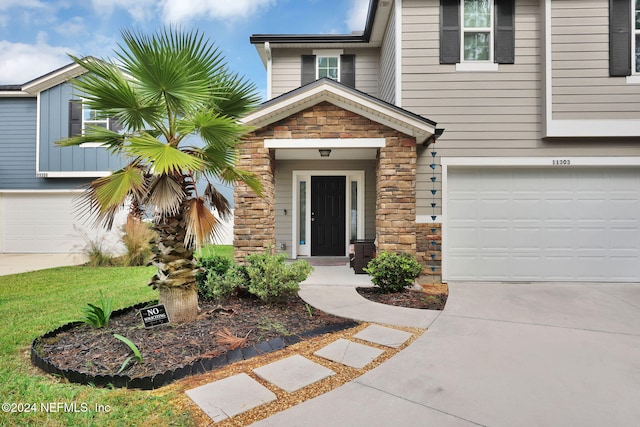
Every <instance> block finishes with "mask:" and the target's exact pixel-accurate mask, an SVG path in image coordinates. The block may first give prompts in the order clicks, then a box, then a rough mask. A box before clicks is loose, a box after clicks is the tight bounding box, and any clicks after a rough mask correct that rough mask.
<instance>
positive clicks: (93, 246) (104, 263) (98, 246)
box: [82, 239, 118, 267]
mask: <svg viewBox="0 0 640 427" xmlns="http://www.w3.org/2000/svg"><path fill="white" fill-rule="evenodd" d="M85 240H86V245H85V247H84V248H83V250H82V252H83V253H84V255H85V256H86V257H87V263H86V264H85V265H86V266H87V267H113V266H115V265H117V264H118V262H117V260H116V258H115V257H114V256H113V255H112V254H111V252H110V251H109V250H108V249H107V248H106V244H105V243H104V241H103V240H102V239H96V240H88V239H85Z"/></svg>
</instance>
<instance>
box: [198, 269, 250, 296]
mask: <svg viewBox="0 0 640 427" xmlns="http://www.w3.org/2000/svg"><path fill="white" fill-rule="evenodd" d="M245 283H246V278H245V276H244V275H243V274H242V272H241V269H240V268H238V267H235V266H234V267H232V268H230V269H228V270H227V271H226V272H225V273H224V275H222V276H221V275H220V274H218V273H216V272H215V271H213V270H212V271H209V273H208V274H207V278H206V280H205V281H204V283H203V284H201V285H199V286H198V293H199V294H200V295H201V296H202V297H203V298H207V299H214V300H216V301H219V302H222V301H226V300H227V299H228V298H229V297H231V296H232V295H233V294H234V293H235V292H237V290H238V289H239V288H240V287H242V286H243V285H244V284H245Z"/></svg>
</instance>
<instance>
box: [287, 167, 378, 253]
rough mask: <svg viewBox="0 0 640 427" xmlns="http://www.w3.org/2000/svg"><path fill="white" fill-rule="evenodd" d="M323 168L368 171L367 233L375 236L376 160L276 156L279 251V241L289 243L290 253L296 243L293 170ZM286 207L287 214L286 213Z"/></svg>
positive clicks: (326, 169) (367, 235)
mask: <svg viewBox="0 0 640 427" xmlns="http://www.w3.org/2000/svg"><path fill="white" fill-rule="evenodd" d="M294 170H295V171H305V170H322V171H331V170H335V171H347V170H348V171H356V170H364V171H365V184H364V185H365V201H364V203H365V237H366V238H370V239H373V238H375V234H376V232H375V222H376V218H375V216H376V215H375V207H376V202H375V200H376V178H375V161H374V160H353V161H347V160H335V161H334V160H328V161H315V160H295V161H293V160H276V173H275V180H276V186H275V191H276V197H275V210H276V230H275V234H276V242H277V244H276V250H278V251H280V246H279V245H280V243H281V242H282V243H285V244H286V246H287V249H286V251H285V252H286V253H287V256H289V257H290V256H291V248H292V245H293V244H294V242H293V236H292V234H291V233H292V229H291V227H292V225H291V222H292V219H291V215H293V211H292V208H293V199H292V196H293V187H292V185H293V184H292V179H293V171H294ZM285 210H286V212H287V213H286V214H285Z"/></svg>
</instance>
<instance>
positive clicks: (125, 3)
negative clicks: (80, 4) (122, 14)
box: [91, 0, 157, 22]
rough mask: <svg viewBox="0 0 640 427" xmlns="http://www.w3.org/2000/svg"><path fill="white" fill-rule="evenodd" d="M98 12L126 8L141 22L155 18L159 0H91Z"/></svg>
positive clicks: (110, 11) (104, 12)
mask: <svg viewBox="0 0 640 427" xmlns="http://www.w3.org/2000/svg"><path fill="white" fill-rule="evenodd" d="M91 4H92V5H93V8H94V9H95V11H96V13H98V14H107V15H110V14H111V13H112V12H113V10H114V9H115V8H116V7H119V8H122V9H125V10H126V11H127V12H128V13H129V15H131V17H132V18H133V19H134V20H136V21H139V22H142V21H147V20H150V19H152V18H153V16H152V15H153V12H154V10H155V9H156V7H157V6H156V4H157V0H91Z"/></svg>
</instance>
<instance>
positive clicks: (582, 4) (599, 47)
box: [551, 0, 640, 120]
mask: <svg viewBox="0 0 640 427" xmlns="http://www.w3.org/2000/svg"><path fill="white" fill-rule="evenodd" d="M551 16H552V21H551V34H552V38H551V48H552V56H551V58H552V64H551V68H552V76H553V79H552V111H553V119H554V120H572V119H573V120H576V119H580V120H589V119H596V120H604V119H635V120H637V119H638V116H639V114H640V85H630V84H627V83H626V79H625V78H624V77H609V1H608V0H584V1H574V0H555V1H553V2H551Z"/></svg>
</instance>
